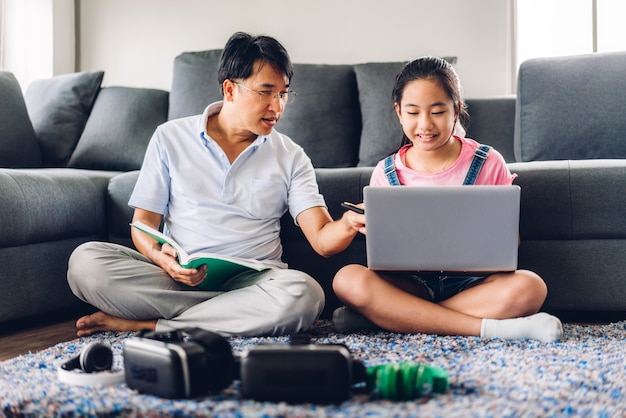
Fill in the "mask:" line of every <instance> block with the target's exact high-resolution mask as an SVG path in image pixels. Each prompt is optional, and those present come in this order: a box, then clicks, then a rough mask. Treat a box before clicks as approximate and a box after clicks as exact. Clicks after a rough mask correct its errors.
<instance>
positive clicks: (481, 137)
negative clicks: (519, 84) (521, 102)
mask: <svg viewBox="0 0 626 418" xmlns="http://www.w3.org/2000/svg"><path fill="white" fill-rule="evenodd" d="M465 103H466V104H467V111H468V113H469V114H470V123H469V126H468V127H467V135H466V136H467V137H468V138H473V139H475V140H476V141H478V142H480V143H482V144H487V145H491V146H492V147H494V148H495V149H497V150H498V151H499V152H500V154H502V156H503V157H504V160H505V161H506V162H508V163H512V162H514V161H515V151H514V149H513V138H514V131H515V96H514V95H511V96H502V97H492V98H479V99H466V100H465Z"/></svg>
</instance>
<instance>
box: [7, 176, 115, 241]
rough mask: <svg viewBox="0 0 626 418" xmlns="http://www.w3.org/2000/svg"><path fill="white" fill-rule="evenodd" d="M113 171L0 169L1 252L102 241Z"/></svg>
mask: <svg viewBox="0 0 626 418" xmlns="http://www.w3.org/2000/svg"><path fill="white" fill-rule="evenodd" d="M116 174H119V173H117V172H104V171H92V170H71V169H66V168H39V169H19V170H16V169H0V190H2V193H0V225H2V226H1V228H2V233H1V234H0V248H4V247H17V246H20V245H27V244H35V243H43V242H49V241H60V240H64V239H69V238H74V237H81V236H96V237H100V238H101V239H105V238H106V218H107V212H106V210H107V209H106V188H107V185H108V183H109V179H110V178H111V177H113V176H114V175H116Z"/></svg>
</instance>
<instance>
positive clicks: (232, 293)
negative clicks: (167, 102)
mask: <svg viewBox="0 0 626 418" xmlns="http://www.w3.org/2000/svg"><path fill="white" fill-rule="evenodd" d="M292 74H293V66H292V64H291V61H290V59H289V56H288V54H287V51H286V50H285V49H284V48H283V46H282V45H281V44H280V43H279V42H278V41H276V40H275V39H273V38H271V37H267V36H255V37H253V36H251V35H248V34H245V33H236V34H234V35H233V36H232V37H231V38H230V39H229V40H228V42H227V44H226V46H225V47H224V50H223V52H222V56H221V59H220V63H219V69H218V79H219V80H218V81H219V82H220V84H221V86H222V92H223V96H224V99H223V101H221V102H217V103H213V104H211V105H209V106H208V107H207V108H206V110H205V111H204V113H203V114H202V115H198V116H192V117H188V118H183V119H178V120H174V121H170V122H167V123H165V124H163V125H162V126H160V127H159V128H157V130H156V132H155V133H154V135H153V137H152V139H151V141H150V144H149V146H148V149H147V151H146V156H145V159H144V163H143V165H142V169H141V172H140V175H139V178H138V180H137V184H136V186H135V189H134V191H133V194H132V196H131V198H130V201H129V205H130V206H132V207H134V208H135V211H134V215H133V221H141V222H143V223H145V224H148V225H150V226H152V227H154V228H158V227H159V225H160V224H161V221H164V230H165V232H166V233H167V234H169V235H171V236H172V237H173V238H174V239H175V240H176V241H177V242H178V243H179V244H181V246H182V247H183V248H184V249H185V250H186V251H187V252H189V253H193V252H198V251H208V252H214V253H219V254H225V255H229V256H234V257H241V258H249V259H256V260H259V261H261V262H263V263H264V264H265V265H266V266H267V267H269V268H270V269H268V270H264V271H262V272H256V271H255V272H252V273H244V274H241V275H238V276H236V277H235V278H233V279H232V280H230V281H229V282H228V283H227V284H226V285H225V286H224V287H223V288H221V289H220V290H219V291H200V290H195V289H194V287H195V286H197V285H198V284H199V283H200V282H201V281H202V279H203V278H204V277H205V275H207V274H209V275H210V274H211V272H210V271H207V270H206V266H202V267H201V268H198V269H184V268H182V267H181V266H180V265H179V264H178V262H177V260H176V252H175V251H174V249H173V248H172V247H170V246H168V245H162V246H161V245H160V244H159V243H157V242H156V241H155V240H153V239H152V238H150V237H149V236H148V235H146V234H144V233H142V232H140V231H138V230H135V229H133V230H132V232H131V234H132V239H133V242H134V244H135V246H136V248H137V249H138V252H137V251H134V250H131V249H129V248H126V247H122V246H119V245H115V244H111V243H101V242H91V243H86V244H83V245H81V246H80V247H78V248H77V249H76V250H75V251H74V253H73V254H72V256H71V257H70V262H69V269H68V282H69V284H70V287H71V289H72V291H73V292H74V294H76V295H77V296H78V297H79V298H80V299H82V300H84V301H86V302H88V303H90V304H92V305H94V306H95V307H97V308H98V309H100V311H99V312H96V313H94V314H92V315H87V316H84V317H82V318H80V319H79V320H78V321H77V322H76V326H77V328H78V333H77V334H78V335H79V336H85V335H90V334H92V333H94V332H97V331H103V330H113V331H136V330H141V329H150V330H156V331H167V330H171V329H176V328H183V327H190V326H197V327H201V328H205V329H209V330H211V331H214V332H217V333H220V334H222V335H225V336H229V335H240V336H252V335H259V336H260V335H281V334H288V333H294V332H298V331H301V330H305V329H306V328H308V327H309V326H310V325H311V324H312V323H313V322H314V321H315V320H316V319H317V318H318V316H319V314H320V312H321V311H322V308H323V306H324V293H323V290H322V288H321V287H320V285H319V284H318V283H317V282H316V281H315V280H314V279H313V278H312V277H310V276H308V275H307V274H305V273H303V272H300V271H295V270H290V269H287V268H286V267H287V266H286V265H285V264H284V263H283V262H282V261H281V255H282V246H281V243H280V237H279V232H280V218H281V216H282V215H283V214H284V213H285V212H286V211H287V210H289V212H290V214H291V215H292V216H293V217H294V219H295V220H296V221H297V223H298V225H299V226H300V227H301V229H302V231H303V233H304V235H305V236H306V238H307V240H308V241H309V242H310V243H311V246H312V247H313V248H314V249H315V251H316V252H318V253H319V254H320V255H322V256H325V257H326V256H330V255H332V254H335V253H338V252H340V251H342V250H344V249H345V248H346V247H347V246H348V245H349V244H350V242H351V241H352V239H353V238H354V236H355V235H356V234H357V232H358V228H359V227H360V226H362V224H359V223H357V222H356V221H355V220H354V214H353V213H351V212H346V213H345V214H344V215H343V217H342V218H341V219H339V220H338V221H333V220H332V218H331V217H330V214H329V213H328V210H327V208H326V206H325V203H324V199H323V197H322V196H321V195H320V194H319V191H318V186H317V183H316V179H315V173H314V170H313V167H312V164H311V161H310V159H309V158H308V157H307V156H306V154H305V153H304V151H303V150H302V148H301V147H299V146H298V145H296V144H295V143H294V142H293V141H292V140H291V139H290V138H288V137H286V136H284V135H282V134H280V133H278V132H276V131H274V125H276V123H277V122H278V120H279V119H280V117H281V115H282V113H283V111H284V110H285V105H286V104H287V102H288V101H289V97H290V96H292V95H294V93H293V92H290V91H289V83H290V80H291V76H292Z"/></svg>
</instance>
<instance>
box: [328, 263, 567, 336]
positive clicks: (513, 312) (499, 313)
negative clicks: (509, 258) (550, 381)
mask: <svg viewBox="0 0 626 418" xmlns="http://www.w3.org/2000/svg"><path fill="white" fill-rule="evenodd" d="M333 290H334V291H335V293H336V295H337V297H338V298H339V299H340V300H341V301H342V302H343V303H344V304H345V305H346V306H347V307H348V308H350V309H352V310H354V311H356V312H358V313H360V314H362V315H363V316H365V317H366V318H368V319H369V320H370V321H372V322H373V323H374V324H376V325H377V326H379V327H381V328H384V329H386V330H389V331H393V332H402V333H418V332H419V333H427V334H439V335H466V336H481V337H485V338H491V337H500V338H507V339H522V338H533V339H540V340H544V341H557V340H559V339H560V337H561V335H562V326H561V321H560V320H559V319H558V318H556V317H553V316H551V315H548V314H545V313H541V314H536V313H537V312H538V310H539V309H540V308H541V306H542V304H543V302H544V300H545V298H546V296H547V287H546V285H545V283H544V281H543V280H542V279H541V277H539V276H538V275H537V274H535V273H533V272H531V271H528V270H517V271H515V272H511V273H497V274H492V275H490V276H488V277H486V278H485V279H484V280H480V281H477V282H475V283H474V284H472V285H471V286H470V287H468V288H467V289H465V290H463V291H461V292H459V293H456V294H454V295H452V296H450V297H448V298H447V299H444V300H441V301H436V302H434V301H431V296H432V295H431V293H430V292H429V291H428V289H427V287H425V286H424V285H423V284H422V283H421V282H420V281H419V280H415V279H409V278H407V277H402V276H396V275H383V274H379V273H377V272H374V271H372V270H370V269H368V268H367V267H365V266H362V265H357V264H353V265H348V266H345V267H344V268H342V269H341V270H339V272H337V274H336V275H335V279H334V281H333ZM535 314H536V315H535Z"/></svg>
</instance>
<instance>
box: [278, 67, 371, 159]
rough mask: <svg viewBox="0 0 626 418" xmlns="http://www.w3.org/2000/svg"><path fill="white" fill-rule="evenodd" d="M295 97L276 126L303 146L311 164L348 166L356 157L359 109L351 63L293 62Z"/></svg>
mask: <svg viewBox="0 0 626 418" xmlns="http://www.w3.org/2000/svg"><path fill="white" fill-rule="evenodd" d="M290 88H291V89H292V90H294V91H295V92H296V94H297V97H296V100H295V102H293V103H290V104H288V105H287V106H286V108H285V112H284V113H283V116H282V117H281V119H280V121H279V122H278V124H277V125H276V130H277V131H279V132H281V133H283V134H285V135H288V136H289V137H291V139H293V140H294V141H295V142H297V143H298V144H299V145H301V146H302V148H304V151H306V153H307V155H308V156H309V157H310V158H311V161H312V162H313V166H314V167H326V168H335V167H350V166H355V165H356V163H357V161H358V153H359V140H360V133H361V113H360V110H359V98H358V90H357V85H356V78H355V75H354V70H353V68H352V66H351V65H324V64H294V74H293V79H292V80H291V87H290Z"/></svg>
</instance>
